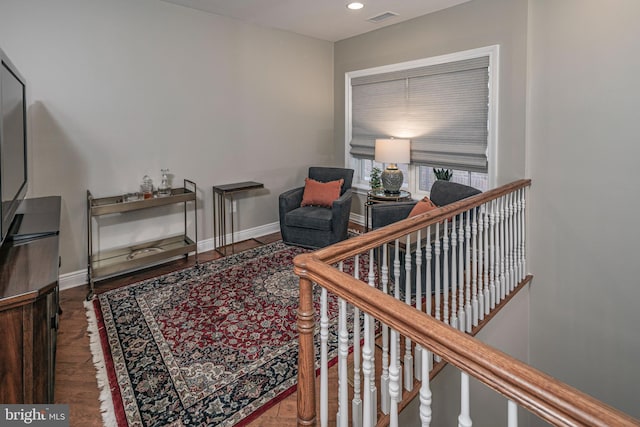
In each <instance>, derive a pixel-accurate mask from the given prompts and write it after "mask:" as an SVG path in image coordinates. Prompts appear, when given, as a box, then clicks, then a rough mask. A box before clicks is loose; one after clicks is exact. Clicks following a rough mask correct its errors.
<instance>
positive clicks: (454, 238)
mask: <svg viewBox="0 0 640 427" xmlns="http://www.w3.org/2000/svg"><path fill="white" fill-rule="evenodd" d="M457 249H458V233H457V232H456V217H455V216H454V217H453V219H452V220H451V326H452V327H453V328H456V329H457V328H458V301H457V295H456V294H457V292H458V276H457V272H458V261H457V253H456V250H457Z"/></svg>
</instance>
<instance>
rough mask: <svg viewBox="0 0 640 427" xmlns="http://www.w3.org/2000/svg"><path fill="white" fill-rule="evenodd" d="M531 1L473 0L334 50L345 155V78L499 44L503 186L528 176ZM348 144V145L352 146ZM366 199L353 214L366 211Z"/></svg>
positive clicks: (338, 125)
mask: <svg viewBox="0 0 640 427" xmlns="http://www.w3.org/2000/svg"><path fill="white" fill-rule="evenodd" d="M526 28H527V1H526V0H474V1H471V2H468V3H464V4H461V5H458V6H455V7H452V8H449V9H446V10H443V11H440V12H436V13H432V14H429V15H425V16H423V17H420V18H416V19H413V20H410V21H407V22H403V23H400V24H396V25H392V26H389V27H385V28H382V29H379V30H376V31H372V32H370V33H367V34H364V35H361V36H358V37H353V38H350V39H346V40H342V41H339V42H337V43H336V45H335V55H334V62H335V84H334V93H335V95H334V103H335V107H334V111H335V131H334V138H335V140H336V141H342V144H343V145H342V146H341V147H338V149H339V150H340V152H338V153H336V155H344V154H343V153H344V125H345V124H344V117H345V116H344V74H345V73H346V72H349V71H354V70H361V69H365V68H370V67H376V66H381V65H387V64H395V63H398V62H404V61H410V60H414V59H421V58H429V57H433V56H438V55H443V54H448V53H453V52H459V51H463V50H468V49H473V48H478V47H483V46H490V45H494V44H499V45H500V70H499V72H500V89H499V90H500V94H499V112H498V117H499V125H498V184H504V183H506V182H510V181H512V180H514V179H517V178H521V177H522V176H523V175H524V168H525V144H524V141H525V138H524V135H525V134H524V130H525V126H524V122H525V89H526V47H527V45H526V36H527V33H526ZM347 143H348V141H347ZM362 202H364V199H361V200H360V201H359V202H358V203H354V206H353V211H354V212H361V210H362Z"/></svg>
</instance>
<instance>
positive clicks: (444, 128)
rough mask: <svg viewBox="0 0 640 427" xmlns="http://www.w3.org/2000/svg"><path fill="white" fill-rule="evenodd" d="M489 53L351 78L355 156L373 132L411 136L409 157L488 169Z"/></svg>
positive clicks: (369, 146) (364, 150)
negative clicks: (476, 56) (460, 59)
mask: <svg viewBox="0 0 640 427" xmlns="http://www.w3.org/2000/svg"><path fill="white" fill-rule="evenodd" d="M488 115H489V57H488V56H483V57H479V58H473V59H467V60H462V61H455V62H449V63H444V64H436V65H430V66H426V67H419V68H413V69H408V70H402V71H394V72H389V73H382V74H374V75H368V76H362V77H356V78H353V79H351V117H352V139H351V142H350V153H351V155H352V156H354V157H358V158H365V159H373V155H374V143H375V140H376V138H389V137H398V138H409V139H411V162H412V163H420V164H424V165H428V166H436V167H447V168H452V169H459V170H468V171H474V172H487V166H488V165H487V137H488V130H487V125H488Z"/></svg>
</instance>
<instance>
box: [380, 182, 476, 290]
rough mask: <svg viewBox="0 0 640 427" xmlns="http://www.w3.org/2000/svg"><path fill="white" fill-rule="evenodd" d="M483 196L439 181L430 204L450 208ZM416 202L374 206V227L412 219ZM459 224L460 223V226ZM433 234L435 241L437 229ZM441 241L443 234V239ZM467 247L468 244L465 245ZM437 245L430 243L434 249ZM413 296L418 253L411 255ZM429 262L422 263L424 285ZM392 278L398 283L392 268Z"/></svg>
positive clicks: (402, 273)
mask: <svg viewBox="0 0 640 427" xmlns="http://www.w3.org/2000/svg"><path fill="white" fill-rule="evenodd" d="M479 193H481V191H480V190H478V189H477V188H473V187H469V186H468V185H463V184H458V183H455V182H450V181H442V180H438V181H436V182H434V183H433V186H432V187H431V193H430V194H429V198H430V199H431V201H432V202H433V203H434V204H435V205H436V206H438V207H440V206H444V205H448V204H449V203H453V202H457V201H458V200H462V199H466V198H467V197H471V196H474V195H476V194H479ZM416 203H417V201H412V202H396V203H380V204H376V205H372V206H371V227H372V228H373V229H376V228H380V227H384V226H386V225H389V224H392V223H394V222H397V221H400V220H403V219H405V218H407V217H408V216H409V213H410V212H411V209H413V207H414V206H415V204H416ZM458 224H459V223H458ZM431 233H432V236H431V238H432V242H433V241H434V240H435V230H434V229H432V230H431ZM440 238H441V239H442V235H441V237H440ZM464 244H465V245H466V243H464ZM433 246H434V243H432V244H431V247H432V250H433ZM451 250H452V247H451V246H450V247H449V254H448V256H447V259H448V268H449V271H450V270H451V267H452V265H451V262H452V254H451V253H450V252H451ZM421 252H422V259H423V260H425V259H426V250H425V248H424V247H422V248H421ZM404 257H405V253H404V251H401V252H400V283H405V275H406V271H405V258H404ZM444 259H445V257H444V256H442V257H440V283H441V284H442V279H443V277H442V275H443V271H444ZM411 265H412V270H411V284H412V287H411V293H412V294H414V293H415V283H416V269H417V265H416V257H415V253H414V252H412V254H411ZM426 275H427V271H426V263H423V264H422V269H421V279H422V283H423V284H424V283H426ZM389 276H390V278H391V280H395V277H394V276H395V275H394V272H393V268H390V269H389ZM431 283H432V284H433V286H435V260H434V264H432V267H431ZM432 292H436V290H435V287H434V288H432Z"/></svg>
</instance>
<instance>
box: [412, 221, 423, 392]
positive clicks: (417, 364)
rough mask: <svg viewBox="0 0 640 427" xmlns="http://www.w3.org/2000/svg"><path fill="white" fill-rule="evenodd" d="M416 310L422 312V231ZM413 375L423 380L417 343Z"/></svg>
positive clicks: (417, 273) (417, 251)
mask: <svg viewBox="0 0 640 427" xmlns="http://www.w3.org/2000/svg"><path fill="white" fill-rule="evenodd" d="M416 239H417V243H416V310H418V311H422V271H423V270H422V247H421V245H422V230H418V231H417V234H416ZM413 360H414V365H413V375H414V377H415V379H417V380H420V379H421V378H422V346H420V344H417V343H416V348H415V357H414V359H413Z"/></svg>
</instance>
